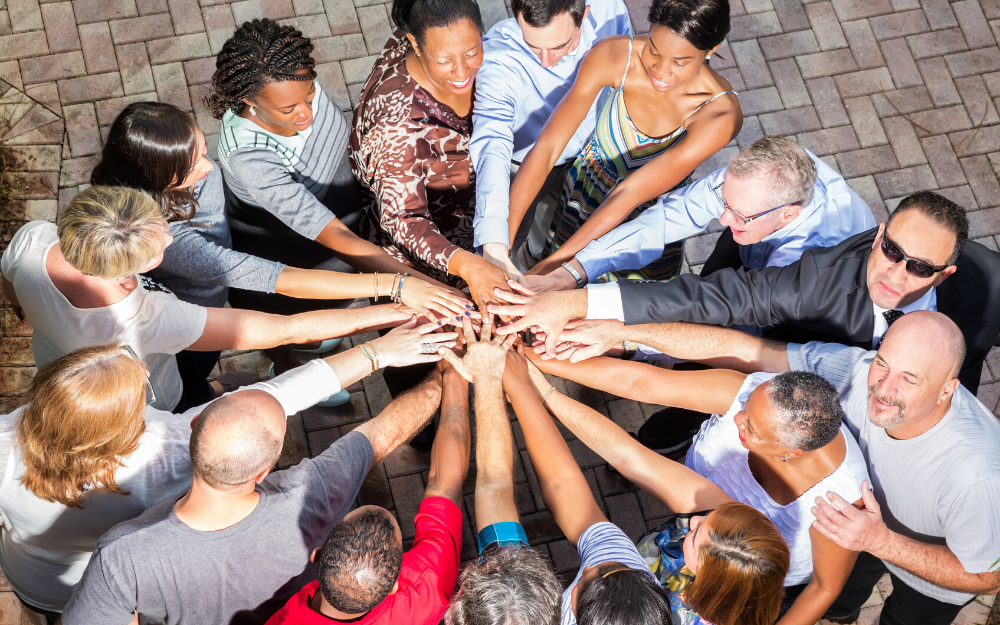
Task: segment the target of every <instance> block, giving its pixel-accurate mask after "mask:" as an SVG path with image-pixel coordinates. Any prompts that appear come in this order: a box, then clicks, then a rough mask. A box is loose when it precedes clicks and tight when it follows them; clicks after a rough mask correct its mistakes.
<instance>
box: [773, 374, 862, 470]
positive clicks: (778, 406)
mask: <svg viewBox="0 0 1000 625" xmlns="http://www.w3.org/2000/svg"><path fill="white" fill-rule="evenodd" d="M765 396H766V397H767V399H768V401H770V403H771V409H772V411H773V412H772V414H774V415H775V416H776V417H777V418H778V421H779V422H780V427H779V428H778V429H779V431H780V432H781V434H780V436H781V439H782V443H783V444H785V445H788V446H789V447H790V448H792V449H801V450H802V451H813V450H814V449H819V448H820V447H825V446H826V445H828V444H829V443H830V442H831V441H833V439H835V438H837V433H838V432H840V424H841V423H842V422H843V420H844V408H843V407H842V406H841V405H840V397H839V396H838V395H837V389H835V388H834V387H833V385H832V384H830V383H829V382H827V381H826V380H824V379H823V378H821V377H819V376H818V375H816V374H815V373H809V372H807V371H786V372H785V373H782V374H780V375H776V376H775V377H773V378H771V382H770V384H768V386H767V392H766V395H765Z"/></svg>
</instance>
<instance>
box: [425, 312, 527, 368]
mask: <svg viewBox="0 0 1000 625" xmlns="http://www.w3.org/2000/svg"><path fill="white" fill-rule="evenodd" d="M462 331H463V335H464V337H465V349H466V353H465V356H464V357H462V358H459V356H458V355H457V354H455V352H453V351H451V350H440V353H441V356H442V357H443V358H444V359H445V360H447V361H448V363H449V364H451V365H452V366H453V367H455V370H456V371H458V373H459V374H461V376H462V377H463V378H465V379H466V380H468V381H469V382H472V383H474V384H475V383H483V382H486V381H489V380H494V381H496V382H500V380H501V379H502V378H503V370H504V361H505V358H506V354H507V350H509V349H510V346H511V345H512V344H513V343H514V341H515V340H517V335H516V334H511V335H510V336H507V337H504V336H500V335H494V333H493V319H492V316H491V315H485V316H484V317H483V324H482V329H481V330H480V332H479V337H478V339H477V337H476V334H475V330H474V329H473V327H472V321H471V320H469V319H465V320H464V321H463V322H462Z"/></svg>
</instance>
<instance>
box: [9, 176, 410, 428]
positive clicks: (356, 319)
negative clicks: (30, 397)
mask: <svg viewBox="0 0 1000 625" xmlns="http://www.w3.org/2000/svg"><path fill="white" fill-rule="evenodd" d="M172 240H173V237H172V236H171V234H170V230H169V228H168V226H167V222H166V220H165V219H164V218H163V214H162V213H161V211H160V206H159V204H158V203H157V202H156V201H155V200H154V199H153V198H152V197H151V196H150V195H149V194H147V193H145V192H143V191H138V190H135V189H130V188H126V187H106V186H95V187H91V188H89V189H87V190H86V191H83V192H82V193H80V194H79V195H77V196H76V197H75V198H73V200H72V201H71V202H70V204H69V206H68V207H67V208H66V211H65V213H64V214H63V216H62V217H61V218H60V222H59V226H58V228H57V227H56V225H55V224H52V223H49V222H46V221H32V222H29V223H27V224H25V225H24V226H23V227H22V228H21V229H20V230H19V231H18V232H17V234H15V235H14V238H13V239H12V240H11V242H10V246H9V247H8V248H7V251H6V252H4V254H3V258H2V259H0V272H2V277H3V287H4V291H5V292H6V295H7V298H8V299H9V300H10V302H11V303H12V304H13V305H14V307H15V312H16V313H17V314H19V315H23V318H24V319H26V320H27V322H28V323H29V324H31V326H32V328H33V329H34V338H33V341H32V349H33V351H34V356H35V364H36V366H39V367H40V366H43V365H45V364H46V363H48V362H50V361H52V360H53V359H55V358H58V357H60V356H62V355H64V354H67V353H69V352H71V351H73V350H75V349H79V348H81V347H88V346H91V345H106V344H108V343H117V342H121V343H127V344H128V345H131V346H132V348H133V349H134V350H135V352H136V354H138V355H139V357H140V358H141V359H142V360H143V361H145V362H146V364H147V365H148V367H149V371H150V379H151V381H152V385H153V390H154V391H155V394H156V402H155V404H154V405H155V407H156V408H159V409H162V410H173V409H174V408H175V407H176V406H177V404H178V402H179V401H180V398H181V394H182V390H183V388H182V382H181V378H180V375H179V374H178V371H177V363H176V360H175V358H174V354H176V353H178V352H180V351H181V350H185V349H187V350H192V351H219V350H226V349H266V348H271V347H275V346H277V345H286V344H289V343H308V342H312V341H318V340H323V339H327V338H331V337H338V336H345V335H349V334H354V333H357V332H361V331H366V330H372V329H382V328H386V327H392V326H396V325H399V324H401V323H404V322H405V321H406V320H407V319H409V318H410V317H411V316H412V313H413V311H412V310H410V309H409V308H407V307H405V306H403V305H401V304H386V305H381V306H370V307H367V308H362V309H349V310H321V311H315V312H308V313H302V314H298V315H292V316H287V317H286V316H281V315H271V314H266V313H260V312H255V311H250V310H235V309H229V308H206V307H203V306H197V305H195V304H189V303H187V302H183V301H181V300H179V299H178V298H176V297H175V296H174V295H173V294H172V293H170V292H169V291H168V290H167V289H165V288H164V287H162V286H160V285H157V284H156V283H154V282H153V281H151V280H148V279H146V278H145V277H143V276H141V275H140V274H142V273H144V272H147V271H150V270H152V269H153V268H155V267H157V266H158V265H159V264H160V262H161V261H162V260H163V251H164V249H166V247H167V246H168V245H170V243H171V241H172Z"/></svg>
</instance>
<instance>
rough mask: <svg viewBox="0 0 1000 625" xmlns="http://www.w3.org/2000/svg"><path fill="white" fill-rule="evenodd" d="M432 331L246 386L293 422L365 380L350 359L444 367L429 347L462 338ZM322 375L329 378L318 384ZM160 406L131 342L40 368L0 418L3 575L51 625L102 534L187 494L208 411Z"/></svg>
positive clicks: (405, 334)
mask: <svg viewBox="0 0 1000 625" xmlns="http://www.w3.org/2000/svg"><path fill="white" fill-rule="evenodd" d="M436 329H438V326H437V324H427V325H425V326H422V327H415V323H408V324H406V325H405V326H403V327H399V328H396V329H394V330H392V331H391V332H389V333H388V334H386V335H385V336H384V337H380V338H378V339H375V340H373V341H370V342H369V343H366V344H365V345H364V346H362V347H355V348H354V349H352V350H348V351H346V352H343V353H340V354H335V355H333V356H330V357H328V358H326V359H324V361H323V362H320V361H318V360H316V361H311V362H309V363H307V364H306V365H303V366H302V367H299V368H297V369H294V370H292V371H290V372H288V373H285V374H283V375H281V376H278V377H277V378H275V379H274V380H267V381H264V382H260V383H258V384H254V385H252V386H250V387H246V388H250V389H259V390H263V391H265V392H267V393H269V394H271V395H273V396H275V397H276V398H278V399H279V403H281V404H282V406H284V407H285V411H286V415H291V414H294V413H296V412H298V411H300V410H304V409H305V408H308V407H309V406H311V405H313V404H314V403H316V401H318V400H320V399H322V398H323V397H324V396H326V395H327V394H329V393H330V392H337V391H339V390H340V388H341V387H343V386H347V385H349V384H352V383H354V382H356V381H357V380H358V379H360V377H363V375H362V374H363V373H366V372H365V370H364V369H363V368H362V369H358V367H357V366H356V363H357V359H358V357H359V356H358V355H357V354H354V353H352V352H354V351H355V350H359V351H365V352H366V356H369V355H374V359H372V358H370V357H369V360H371V363H372V372H374V369H375V368H376V363H377V364H378V366H379V367H384V366H406V365H412V364H414V363H422V362H432V361H434V360H438V359H440V356H438V355H437V353H436V351H435V352H433V353H431V354H427V352H428V351H431V350H430V348H426V349H425V348H424V347H423V346H424V345H431V346H433V348H439V347H452V346H454V345H455V342H454V339H455V337H456V335H455V334H454V333H450V332H449V333H432V331H433V330H436ZM366 364H367V363H366ZM326 365H329V368H332V369H333V373H334V374H335V376H336V377H334V378H333V380H334V381H335V382H337V383H338V384H337V386H338V387H337V388H329V384H324V383H323V382H326V381H328V380H330V376H329V375H328V371H329V370H328V369H326ZM317 368H319V369H321V370H326V373H327V375H326V376H325V377H317V375H316V374H315V372H316V370H317ZM338 369H339V370H340V372H339V373H338ZM317 380H320V382H317ZM324 386H326V388H324ZM237 392H239V391H237ZM154 398H155V392H154V391H153V387H152V385H151V384H150V381H149V378H148V377H147V374H146V370H145V365H144V364H143V363H142V362H140V361H139V360H138V358H137V357H136V356H135V355H134V352H133V351H132V350H131V348H130V347H128V346H127V345H122V344H112V345H103V346H95V347H85V348H83V349H79V350H76V351H74V352H72V353H70V354H67V355H65V356H62V357H61V358H58V359H56V360H54V361H52V362H50V363H49V364H48V365H46V366H44V367H42V368H41V369H40V370H39V372H38V375H37V376H36V377H35V380H34V381H33V383H32V386H31V389H30V390H29V391H28V395H27V399H28V403H27V404H26V405H24V406H23V407H21V408H18V409H17V410H15V411H14V412H13V413H11V414H8V415H0V521H2V526H0V570H2V571H3V574H4V576H5V577H6V578H7V581H8V582H9V583H10V585H11V587H12V588H13V589H14V592H15V593H17V595H18V596H19V598H20V599H21V600H22V601H23V602H25V603H26V604H28V606H29V607H31V608H32V609H35V610H36V611H42V612H43V613H44V612H48V613H49V614H48V615H47V616H48V617H49V618H50V622H51V620H54V617H55V616H56V615H55V614H54V613H57V612H61V611H62V609H63V606H64V605H65V604H66V602H67V601H68V600H69V597H70V593H71V592H72V590H73V586H74V585H76V583H77V582H78V581H79V580H80V576H81V575H82V574H83V571H84V569H85V568H86V567H87V563H88V562H89V561H90V556H91V554H92V552H93V551H94V549H95V548H96V547H97V541H98V539H99V538H100V537H101V535H102V534H104V533H105V532H106V531H108V530H109V529H111V527H113V526H114V525H116V524H118V523H120V522H122V521H126V520H128V519H132V518H135V517H137V516H139V514H141V513H142V512H143V511H144V510H145V509H146V508H149V507H150V506H153V505H155V504H157V503H159V502H161V501H164V500H166V499H169V498H171V497H173V498H176V497H178V496H179V495H181V494H182V493H184V492H185V491H186V490H187V489H188V488H189V487H190V485H191V476H192V470H191V460H190V456H189V451H188V444H189V440H190V437H191V421H192V419H193V418H194V417H196V416H197V415H198V414H199V413H201V411H202V409H203V408H204V407H205V405H207V404H204V405H201V406H196V407H194V408H191V409H190V410H188V411H187V412H185V413H183V414H179V415H177V414H171V413H169V412H164V411H162V410H157V409H155V408H153V407H151V406H149V404H151V403H152V401H153V399H154Z"/></svg>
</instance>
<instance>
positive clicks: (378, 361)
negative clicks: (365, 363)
mask: <svg viewBox="0 0 1000 625" xmlns="http://www.w3.org/2000/svg"><path fill="white" fill-rule="evenodd" d="M365 345H367V346H368V349H370V350H372V356H374V357H375V368H376V369H381V368H382V361H381V359H380V358H379V357H378V350H377V349H375V344H374V343H372V342H371V341H368V342H367V343H365Z"/></svg>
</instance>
